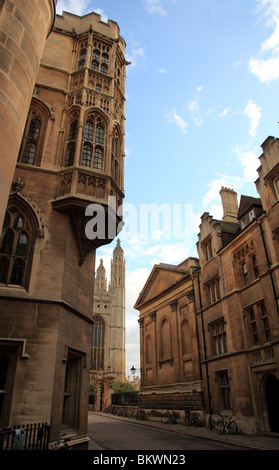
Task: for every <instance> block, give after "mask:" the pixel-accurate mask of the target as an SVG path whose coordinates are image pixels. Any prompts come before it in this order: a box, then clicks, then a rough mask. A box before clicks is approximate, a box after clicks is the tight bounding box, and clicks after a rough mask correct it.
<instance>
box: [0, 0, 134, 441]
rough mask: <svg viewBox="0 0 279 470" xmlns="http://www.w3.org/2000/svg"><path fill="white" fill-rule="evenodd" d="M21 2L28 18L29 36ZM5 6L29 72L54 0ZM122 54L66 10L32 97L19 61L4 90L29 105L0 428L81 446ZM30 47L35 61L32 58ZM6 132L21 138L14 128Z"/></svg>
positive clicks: (9, 250) (5, 285)
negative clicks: (43, 433) (39, 430)
mask: <svg viewBox="0 0 279 470" xmlns="http://www.w3.org/2000/svg"><path fill="white" fill-rule="evenodd" d="M19 3H20V4H22V3H24V5H26V9H24V7H21V11H24V12H25V13H26V15H29V16H30V21H31V19H32V20H33V21H31V23H30V28H31V31H30V32H29V35H28V34H27V33H26V34H25V31H24V26H23V25H28V24H29V23H28V22H27V21H24V18H23V16H22V15H21V14H20V11H19V10H18V9H17V8H16V6H15V4H19ZM31 3H32V7H33V6H34V9H33V8H31ZM2 4H3V2H1V8H2V11H1V20H2V15H3V14H8V13H6V12H8V11H9V12H10V14H12V15H13V16H11V17H9V18H8V17H4V23H5V21H7V22H8V24H7V27H6V29H5V36H3V35H2V39H5V43H6V45H7V46H8V45H9V46H10V48H11V49H12V51H13V53H14V54H16V53H17V54H18V61H23V62H24V63H25V71H26V70H27V71H28V70H29V66H28V63H27V62H26V59H24V54H26V51H25V50H24V49H23V47H24V45H25V44H26V43H27V44H29V46H30V47H31V45H33V46H34V47H35V45H36V46H39V44H36V41H37V39H36V34H37V35H38V37H39V38H40V37H41V36H40V34H41V35H42V39H41V42H43V37H44V38H45V36H46V33H47V31H48V29H49V27H50V23H51V22H50V21H47V19H48V20H50V11H51V10H50V6H51V2H47V1H42V0H40V1H39V2H38V1H37V2H29V1H26V2H11V1H6V2H4V6H3V7H2ZM47 4H49V5H48V7H47ZM13 5H14V7H13ZM3 12H4V13H3ZM46 13H48V16H46V19H45V22H44V23H41V21H40V15H43V14H46ZM20 21H22V25H21V27H20V30H18V34H19V35H20V37H21V38H23V37H25V39H26V41H25V42H24V41H22V43H20V40H19V38H18V43H17V44H18V46H17V47H16V45H15V40H16V38H14V39H13V38H12V37H11V34H12V33H14V29H10V26H9V25H15V24H16V25H17V26H18V22H20ZM33 23H35V24H40V27H41V31H40V32H39V31H37V30H38V28H37V29H36V28H35V29H34V31H33V30H32V24H33ZM28 41H29V42H28ZM21 46H22V48H21ZM28 50H29V52H30V54H32V50H31V49H30V48H29V49H28ZM124 53H125V42H124V40H123V38H122V37H121V36H120V32H119V27H118V25H117V24H116V23H115V22H113V21H110V20H109V21H108V23H103V22H102V21H101V19H100V16H99V15H97V14H95V13H91V14H88V15H85V16H83V17H79V16H76V15H72V14H70V13H65V12H63V15H62V16H56V19H55V23H54V26H53V28H52V32H51V34H50V35H49V37H48V39H47V41H46V44H45V47H44V49H43V53H42V60H41V64H40V67H39V70H38V73H36V79H35V80H34V85H35V86H33V81H32V80H33V79H32V77H33V76H30V80H29V78H28V77H27V79H26V83H27V84H29V87H31V88H32V91H31V93H29V94H28V93H27V90H25V89H24V83H25V79H24V80H23V78H24V76H25V75H24V74H23V75H22V78H21V74H20V67H19V66H18V68H17V71H14V72H13V74H12V76H11V79H12V78H14V80H15V83H14V84H11V85H10V88H8V89H9V90H10V91H12V90H14V89H16V90H17V94H18V95H20V94H21V93H23V94H24V96H25V97H26V100H27V101H29V106H28V107H29V112H28V115H27V116H26V122H25V123H24V126H25V127H24V132H23V137H22V142H21V146H20V148H19V151H18V160H17V164H16V169H15V172H14V175H13V178H12V182H11V183H12V184H11V185H10V195H9V200H8V204H7V210H6V214H5V218H4V224H3V228H2V232H1V238H0V319H1V322H0V324H1V326H0V361H1V386H0V389H1V395H0V398H1V400H0V425H8V424H9V425H18V424H29V423H34V422H36V423H37V422H47V423H49V424H50V425H51V436H50V438H51V440H55V439H57V437H58V436H59V435H60V434H61V429H62V428H64V429H65V430H64V431H63V432H70V433H72V434H74V435H76V436H77V441H78V442H82V441H84V442H86V440H87V436H86V435H87V411H88V390H89V374H90V353H91V338H92V311H93V293H94V271H95V251H96V248H97V247H98V246H101V245H103V244H105V243H108V242H110V241H111V239H112V238H113V236H110V237H108V236H107V226H108V213H109V207H108V206H109V203H108V197H109V196H110V197H114V201H115V207H116V210H117V208H118V206H119V205H121V204H122V200H123V197H124V193H123V180H124V176H123V174H124V102H125V98H124V94H125V89H124V87H125V68H126V61H125V56H124ZM30 54H29V55H28V58H30V60H31V59H32V65H34V67H35V66H36V65H38V61H39V59H38V55H33V56H31V55H30ZM14 62H15V63H16V59H14ZM7 74H8V71H7ZM6 78H7V79H8V78H9V77H8V75H7V77H6ZM1 83H2V82H1ZM3 86H4V85H3ZM32 92H33V95H32ZM31 95H32V96H31ZM1 96H2V95H1ZM18 101H19V102H20V96H18ZM7 106H8V103H7ZM8 108H9V110H10V111H11V110H12V106H8ZM4 114H5V113H4V112H3V113H2V115H4ZM13 117H14V119H11V120H10V121H9V125H10V126H13V122H14V120H17V116H16V114H15V115H14V116H13ZM7 121H8V119H7ZM17 121H18V120H17ZM12 134H13V137H15V138H17V137H18V129H17V128H15V131H14V132H13V129H12ZM2 141H4V140H3V139H2ZM2 151H3V147H2ZM4 151H5V155H4V157H7V158H9V157H10V152H9V149H7V155H6V150H5V149H4ZM1 157H2V155H1ZM10 164H12V163H11V162H10ZM4 177H5V174H4ZM1 190H2V185H1ZM93 203H97V204H98V207H102V208H103V213H104V220H103V224H104V227H103V231H102V232H103V233H105V236H104V237H99V238H97V237H95V236H94V233H93V234H92V236H91V237H87V236H86V233H85V227H86V224H87V222H88V221H89V220H91V219H92V217H86V216H85V210H86V208H87V206H88V205H90V204H93ZM91 215H92V214H91ZM119 221H120V219H117V220H115V224H116V225H117V224H118V222H119Z"/></svg>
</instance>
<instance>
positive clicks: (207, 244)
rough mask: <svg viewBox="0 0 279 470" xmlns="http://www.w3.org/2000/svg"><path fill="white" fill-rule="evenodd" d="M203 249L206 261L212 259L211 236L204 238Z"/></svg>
mask: <svg viewBox="0 0 279 470" xmlns="http://www.w3.org/2000/svg"><path fill="white" fill-rule="evenodd" d="M202 249H203V253H204V257H205V262H207V261H210V260H211V258H212V257H213V253H212V243H211V237H207V238H206V239H205V240H203V242H202Z"/></svg>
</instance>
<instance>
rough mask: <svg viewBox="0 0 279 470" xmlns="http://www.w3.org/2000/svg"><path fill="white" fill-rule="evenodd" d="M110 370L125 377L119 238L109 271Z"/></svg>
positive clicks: (121, 260) (123, 283)
mask: <svg viewBox="0 0 279 470" xmlns="http://www.w3.org/2000/svg"><path fill="white" fill-rule="evenodd" d="M110 301H111V305H110V311H111V342H110V357H111V368H112V371H115V372H116V373H117V377H118V379H119V380H122V381H123V380H124V379H125V259H124V251H123V249H122V247H121V245H120V241H119V239H118V240H117V246H116V248H115V249H114V251H113V258H112V261H111V272H110Z"/></svg>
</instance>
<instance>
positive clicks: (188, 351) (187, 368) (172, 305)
mask: <svg viewBox="0 0 279 470" xmlns="http://www.w3.org/2000/svg"><path fill="white" fill-rule="evenodd" d="M198 267H199V265H198V260H197V259H195V258H188V259H187V260H185V261H184V262H183V263H181V264H180V265H178V266H172V265H164V264H159V265H155V266H154V268H153V270H152V272H151V274H150V276H149V278H148V280H147V282H146V284H145V286H144V288H143V290H142V292H141V294H140V296H139V298H138V300H137V302H136V304H135V308H136V309H138V310H139V311H140V318H139V325H140V360H141V391H140V398H139V399H140V406H141V407H142V408H144V409H146V410H149V412H150V411H151V410H152V412H153V414H154V412H155V414H156V412H158V413H161V412H163V411H164V410H175V411H176V412H177V413H180V417H181V418H184V413H185V411H186V410H191V409H192V410H193V409H196V410H199V412H201V414H202V413H203V388H202V381H201V374H200V360H199V349H198V344H197V341H196V340H195V338H197V329H196V316H195V296H194V290H193V280H192V273H194V272H195V271H196V270H197V269H198Z"/></svg>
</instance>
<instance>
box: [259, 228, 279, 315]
mask: <svg viewBox="0 0 279 470" xmlns="http://www.w3.org/2000/svg"><path fill="white" fill-rule="evenodd" d="M258 223H259V227H260V231H261V237H262V242H263V246H264V251H265V256H266V262H267V266H268V272H269V276H270V281H271V285H272V290H273V295H274V300H275V304H276V309H277V315H278V316H279V305H278V296H277V293H276V288H275V284H274V280H273V277H272V272H271V269H270V267H271V262H270V260H269V256H268V252H267V247H266V243H265V238H264V231H263V228H262V222H260V221H258Z"/></svg>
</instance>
